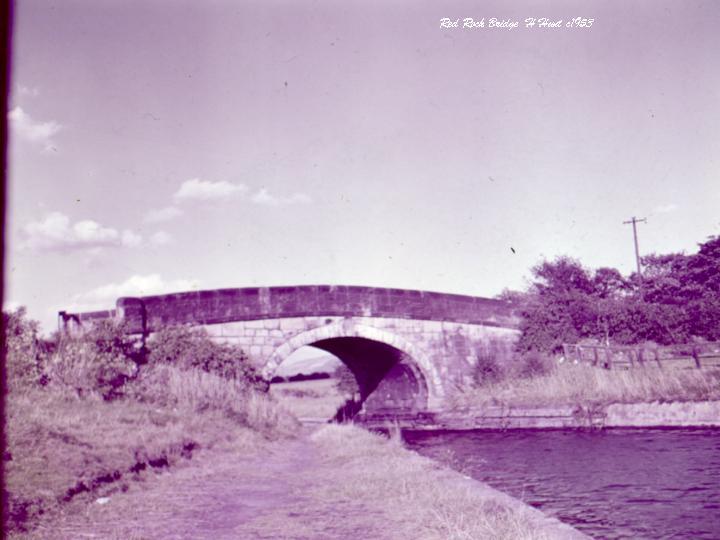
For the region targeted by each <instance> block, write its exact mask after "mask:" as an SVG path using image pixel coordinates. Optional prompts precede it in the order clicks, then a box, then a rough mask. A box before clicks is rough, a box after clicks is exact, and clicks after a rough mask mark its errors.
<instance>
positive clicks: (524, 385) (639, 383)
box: [452, 364, 720, 407]
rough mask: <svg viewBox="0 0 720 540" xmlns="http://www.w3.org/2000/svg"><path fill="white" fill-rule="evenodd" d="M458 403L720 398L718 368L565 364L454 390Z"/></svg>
mask: <svg viewBox="0 0 720 540" xmlns="http://www.w3.org/2000/svg"><path fill="white" fill-rule="evenodd" d="M452 399H453V404H454V405H455V406H457V407H483V406H490V405H502V406H507V407H542V406H563V405H585V404H593V405H609V404H611V403H638V402H646V403H647V402H654V401H660V402H672V401H710V400H718V399H720V370H718V369H707V370H706V369H703V370H699V369H659V368H657V367H647V368H644V369H640V368H638V369H629V370H607V369H603V368H599V367H592V366H588V365H583V364H580V365H573V364H569V365H567V364H566V365H560V366H558V367H557V368H555V369H553V370H552V371H550V372H549V373H547V374H544V375H538V376H535V377H530V378H508V379H504V380H501V381H498V382H487V383H485V384H481V385H478V386H476V387H475V388H473V389H470V390H461V391H460V392H458V393H457V394H456V395H455V396H453V398H452Z"/></svg>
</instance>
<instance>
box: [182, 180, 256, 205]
mask: <svg viewBox="0 0 720 540" xmlns="http://www.w3.org/2000/svg"><path fill="white" fill-rule="evenodd" d="M246 190H247V186H245V185H244V184H233V183H230V182H226V181H224V180H223V181H220V182H211V181H209V180H200V179H199V178H192V179H191V180H186V181H185V182H183V183H182V184H181V185H180V189H178V190H177V191H176V192H175V194H174V195H173V197H174V198H175V200H178V201H181V200H201V201H207V200H216V199H224V198H226V197H230V196H232V195H237V194H239V193H242V192H244V191H246Z"/></svg>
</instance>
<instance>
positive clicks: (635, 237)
mask: <svg viewBox="0 0 720 540" xmlns="http://www.w3.org/2000/svg"><path fill="white" fill-rule="evenodd" d="M641 222H645V223H647V219H646V218H642V219H638V218H636V217H635V216H633V217H632V219H631V220H630V221H623V225H629V224H630V223H632V226H633V239H634V240H635V262H636V263H637V273H638V277H639V278H641V277H642V273H641V271H640V249H639V248H638V240H637V226H636V224H637V223H641Z"/></svg>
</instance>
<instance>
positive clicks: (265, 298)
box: [117, 285, 519, 331]
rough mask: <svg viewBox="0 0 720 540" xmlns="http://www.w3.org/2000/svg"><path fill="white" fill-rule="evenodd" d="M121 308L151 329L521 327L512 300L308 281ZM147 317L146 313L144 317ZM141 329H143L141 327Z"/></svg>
mask: <svg viewBox="0 0 720 540" xmlns="http://www.w3.org/2000/svg"><path fill="white" fill-rule="evenodd" d="M117 311H118V314H119V316H121V317H123V318H124V319H126V320H127V321H129V322H131V323H135V324H134V326H137V327H139V326H140V324H142V321H143V320H144V322H145V324H146V325H147V328H148V330H149V331H152V330H153V329H155V328H158V327H159V326H162V325H166V324H219V323H224V322H232V321H244V320H258V319H279V318H292V317H304V316H310V315H316V314H323V315H327V316H340V317H352V316H365V317H385V318H405V319H416V320H417V319H422V320H434V321H452V322H465V323H473V324H484V325H494V326H502V327H516V326H517V325H518V321H519V319H518V317H517V315H516V314H515V312H514V310H513V306H512V305H511V304H509V303H507V302H504V301H500V300H494V299H490V298H480V297H473V296H462V295H457V294H444V293H435V292H426V291H413V290H404V289H384V288H377V287H354V286H331V285H305V286H296V287H260V288H244V289H216V290H210V291H197V292H185V293H176V294H164V295H158V296H144V297H142V298H120V299H118V301H117ZM143 317H144V319H143ZM138 331H140V330H138Z"/></svg>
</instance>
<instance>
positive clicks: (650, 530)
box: [404, 429, 720, 539]
mask: <svg viewBox="0 0 720 540" xmlns="http://www.w3.org/2000/svg"><path fill="white" fill-rule="evenodd" d="M404 437H405V440H406V441H407V443H408V445H409V446H410V447H411V448H413V449H415V450H417V451H418V452H420V453H421V454H424V455H427V456H429V457H432V458H433V459H437V460H439V461H443V462H445V463H448V464H449V465H451V466H452V467H454V468H455V469H458V470H460V471H462V472H464V473H465V474H468V475H470V476H473V477H475V478H477V479H478V480H482V481H484V482H487V483H488V484H490V485H491V486H493V487H495V488H497V489H500V490H502V491H505V492H507V493H510V494H511V495H513V496H515V497H517V498H519V499H522V500H523V501H525V502H526V503H528V504H531V505H532V506H535V507H537V508H540V509H542V510H543V511H544V512H546V513H548V514H550V515H554V516H555V517H557V518H559V519H561V520H563V521H565V522H567V523H570V524H572V525H574V526H575V527H577V528H578V529H580V530H582V531H583V532H585V533H587V534H589V535H591V536H594V537H596V538H607V539H626V538H627V539H630V538H632V539H636V538H652V539H656V538H693V539H718V538H720V512H719V509H720V430H717V429H674V430H660V429H616V430H604V431H566V430H511V431H505V432H497V431H464V432H429V433H424V432H406V433H404Z"/></svg>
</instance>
